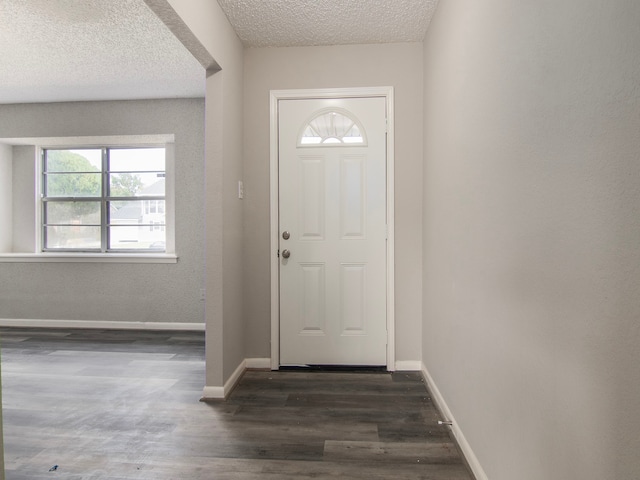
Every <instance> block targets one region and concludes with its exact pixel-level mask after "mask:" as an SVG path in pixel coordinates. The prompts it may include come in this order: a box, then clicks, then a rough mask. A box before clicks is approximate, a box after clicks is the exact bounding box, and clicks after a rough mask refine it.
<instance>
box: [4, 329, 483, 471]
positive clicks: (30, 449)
mask: <svg viewBox="0 0 640 480" xmlns="http://www.w3.org/2000/svg"><path fill="white" fill-rule="evenodd" d="M0 337H1V338H2V343H1V345H2V377H3V378H2V384H3V385H2V388H3V391H2V394H3V414H4V442H5V462H6V478H7V480H26V479H29V480H40V479H83V480H88V479H95V480H98V479H145V480H167V479H175V480H200V479H216V480H218V479H248V480H254V479H256V480H257V479H266V480H270V479H309V478H314V479H345V480H348V479H363V480H364V479H368V480H375V479H394V480H404V479H407V480H409V479H412V480H413V479H431V480H470V479H471V478H472V477H471V476H470V474H469V473H468V470H467V469H466V467H465V466H464V464H463V463H462V459H461V457H460V455H459V454H458V451H457V449H456V447H455V446H454V444H453V443H451V440H450V438H449V434H448V432H447V430H446V428H447V427H442V426H439V425H438V424H437V420H438V419H439V416H438V413H437V411H436V410H435V408H434V406H433V403H432V401H431V399H430V398H429V395H428V393H427V391H426V389H425V387H424V384H423V383H422V380H421V378H420V375H419V374H417V373H407V372H404V373H403V372H398V373H394V374H388V373H382V372H377V373H376V372H369V373H366V372H365V373H363V372H361V373H353V372H317V371H313V372H308V371H284V372H283V371H280V372H270V371H249V372H246V374H245V375H244V377H243V378H242V380H241V382H240V384H239V385H238V387H237V388H236V389H235V390H234V391H233V393H232V395H231V396H230V398H229V399H228V400H227V401H225V402H222V401H221V402H214V403H204V402H200V401H199V399H200V396H201V393H202V387H203V386H204V335H203V334H202V333H193V332H191V333H188V332H174V333H166V332H165V333H161V332H120V331H118V332H115V331H106V330H84V331H83V330H26V329H7V328H4V329H0ZM56 466H57V468H56ZM52 468H54V470H51V471H50V469H52Z"/></svg>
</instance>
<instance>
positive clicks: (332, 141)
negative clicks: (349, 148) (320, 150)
mask: <svg viewBox="0 0 640 480" xmlns="http://www.w3.org/2000/svg"><path fill="white" fill-rule="evenodd" d="M366 143H367V141H366V136H365V132H364V129H363V128H362V126H361V125H360V122H359V121H358V120H357V119H356V118H355V117H354V116H353V115H352V114H351V113H349V112H348V111H346V110H342V109H338V108H332V109H325V110H321V111H320V112H316V113H315V114H314V116H313V117H311V120H309V121H308V122H307V124H306V125H305V126H304V127H303V129H302V132H301V134H300V136H299V137H298V145H299V146H301V147H305V146H309V147H311V146H331V145H334V146H335V145H341V146H346V145H354V146H355V145H359V146H362V145H366Z"/></svg>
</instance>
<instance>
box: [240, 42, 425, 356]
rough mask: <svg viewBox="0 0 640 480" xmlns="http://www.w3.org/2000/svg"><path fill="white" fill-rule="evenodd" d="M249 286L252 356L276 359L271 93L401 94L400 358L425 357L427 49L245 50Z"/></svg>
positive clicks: (412, 46)
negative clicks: (354, 90)
mask: <svg viewBox="0 0 640 480" xmlns="http://www.w3.org/2000/svg"><path fill="white" fill-rule="evenodd" d="M244 78H245V80H244V82H245V89H244V92H245V93H244V135H245V145H244V162H245V164H244V181H245V200H244V202H245V222H244V232H245V235H244V249H245V263H244V268H245V272H244V287H245V319H246V335H245V337H246V340H245V341H246V349H247V356H248V357H270V343H269V342H270V325H271V324H270V263H269V262H270V258H271V252H269V233H270V223H269V222H270V220H269V199H270V197H269V148H270V147H269V91H270V90H272V89H274V90H280V89H304V88H329V87H370V86H393V87H394V88H395V108H396V110H395V111H396V115H395V132H396V135H395V145H396V149H395V168H396V170H395V175H396V185H395V187H396V191H395V207H396V208H395V215H396V232H395V233H396V252H395V253H396V271H395V273H396V299H395V300H396V359H397V360H400V361H402V360H414V361H418V360H419V359H420V355H421V353H420V352H421V350H420V349H421V345H420V335H419V334H417V332H420V319H421V315H422V309H421V300H420V299H421V292H422V289H421V283H422V278H421V262H422V260H421V258H422V248H421V244H422V240H421V237H422V230H421V219H422V141H421V138H422V88H423V85H422V83H423V82H422V44H420V43H403V44H390V45H349V46H334V47H301V48H249V49H246V50H245V77H244Z"/></svg>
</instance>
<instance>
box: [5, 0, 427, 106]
mask: <svg viewBox="0 0 640 480" xmlns="http://www.w3.org/2000/svg"><path fill="white" fill-rule="evenodd" d="M209 1H212V2H213V1H215V0H209ZM145 2H146V3H145ZM218 3H219V4H220V5H221V7H222V8H223V10H224V11H225V13H226V15H227V17H228V18H229V20H230V22H231V24H232V25H233V26H234V28H235V29H236V32H237V33H238V36H239V37H240V38H241V40H242V41H243V43H244V44H245V45H246V46H250V47H262V46H307V45H340V44H355V43H391V42H414V41H421V40H422V39H423V37H424V34H425V31H426V29H427V26H428V24H429V21H430V19H431V16H432V15H433V12H434V10H435V8H436V5H437V3H438V0H218ZM147 4H149V5H151V6H153V7H158V6H159V7H158V8H154V11H155V12H156V13H154V12H152V11H151V9H150V8H149V7H148V6H147ZM165 4H166V2H163V1H162V0H0V104H3V103H23V102H26V103H31V102H60V101H82V100H115V99H122V100H127V99H141V98H173V97H202V96H204V91H205V68H204V67H203V66H202V65H205V67H206V68H211V69H215V67H217V65H215V61H214V60H213V59H212V58H209V59H207V58H205V57H206V55H203V52H202V51H201V50H203V49H202V46H201V45H199V44H198V42H197V40H195V37H193V38H192V34H191V33H190V32H188V31H184V30H188V29H184V28H183V30H182V33H184V35H182V36H181V38H182V40H183V41H185V42H186V44H187V45H188V46H189V48H190V50H191V51H192V52H193V53H194V54H195V55H197V56H198V58H199V59H200V61H201V62H202V65H201V63H199V62H198V61H197V60H196V59H195V58H194V56H193V55H192V54H191V53H189V51H188V50H187V48H185V47H184V46H183V44H182V43H180V41H179V40H178V39H177V38H176V37H175V36H174V34H173V33H172V32H171V31H170V30H169V28H168V27H167V26H166V25H165V24H164V23H163V22H162V21H161V20H160V19H159V18H158V16H157V15H156V14H158V15H159V16H160V17H162V18H164V17H163V15H162V12H163V9H162V8H160V7H162V5H165ZM165 20H166V19H165ZM174 27H175V26H174ZM183 27H184V26H183ZM172 29H173V30H174V31H178V32H179V29H178V30H176V29H175V28H173V27H172ZM196 44H197V45H196ZM204 53H205V54H206V51H204Z"/></svg>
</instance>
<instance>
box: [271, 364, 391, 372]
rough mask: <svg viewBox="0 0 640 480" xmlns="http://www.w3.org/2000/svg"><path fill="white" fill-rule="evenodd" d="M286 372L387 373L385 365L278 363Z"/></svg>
mask: <svg viewBox="0 0 640 480" xmlns="http://www.w3.org/2000/svg"><path fill="white" fill-rule="evenodd" d="M280 370H281V371H287V372H292V371H293V372H295V371H298V372H340V373H387V367H386V366H385V365H381V366H378V365H280Z"/></svg>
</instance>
